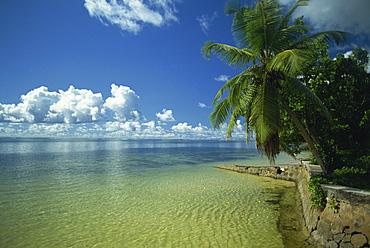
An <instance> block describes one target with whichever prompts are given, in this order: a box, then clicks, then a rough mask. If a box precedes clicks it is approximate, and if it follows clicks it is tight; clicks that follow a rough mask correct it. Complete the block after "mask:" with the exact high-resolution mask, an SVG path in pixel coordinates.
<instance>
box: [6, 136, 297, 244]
mask: <svg viewBox="0 0 370 248" xmlns="http://www.w3.org/2000/svg"><path fill="white" fill-rule="evenodd" d="M276 163H279V164H296V163H297V162H296V161H294V160H293V159H292V158H291V157H289V156H288V155H286V154H281V155H280V156H279V158H278V160H277V162H276ZM218 164H238V165H254V166H261V165H269V163H268V161H267V159H266V158H262V157H261V156H260V155H259V154H258V152H257V150H256V149H255V147H254V145H253V144H249V145H246V143H245V141H201V140H108V139H95V140H94V139H47V138H39V139H35V138H0V222H1V225H0V247H3V248H4V247H11V248H15V247H37V248H40V247H270V248H271V247H284V244H283V239H284V237H283V236H282V234H281V233H280V232H279V230H278V228H277V221H278V218H279V208H280V206H279V205H278V204H277V203H276V202H278V201H277V199H278V198H279V196H280V195H279V193H278V192H281V191H282V190H284V189H287V188H292V187H294V184H293V183H291V182H285V181H280V180H273V179H269V178H261V177H257V176H252V175H246V174H239V173H235V172H230V171H225V170H220V169H217V168H215V166H217V165H218Z"/></svg>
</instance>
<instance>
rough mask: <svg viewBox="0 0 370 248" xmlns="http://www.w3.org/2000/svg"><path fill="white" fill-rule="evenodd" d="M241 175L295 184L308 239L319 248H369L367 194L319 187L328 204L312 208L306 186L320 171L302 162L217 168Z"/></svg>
mask: <svg viewBox="0 0 370 248" xmlns="http://www.w3.org/2000/svg"><path fill="white" fill-rule="evenodd" d="M218 168H220V169H227V170H232V171H236V172H241V173H248V174H253V175H259V176H267V177H272V178H276V179H282V180H289V181H295V182H296V185H297V190H298V192H299V194H300V198H301V207H302V211H303V217H304V222H305V228H306V230H307V233H308V235H309V236H310V237H311V238H312V239H313V240H314V241H315V242H316V243H317V245H318V246H319V247H329V248H332V247H333V248H347V247H348V248H353V247H370V192H367V191H363V190H359V189H354V188H348V187H344V186H339V185H322V187H323V189H324V192H325V193H326V196H327V200H328V204H327V205H326V207H325V209H324V210H321V209H319V208H318V207H316V206H313V205H312V204H311V201H310V199H309V196H310V192H308V186H307V183H308V181H309V180H310V177H311V176H312V175H314V174H316V173H321V170H320V167H319V166H315V165H310V164H309V163H308V162H306V161H302V162H301V165H294V166H284V167H283V166H281V167H280V166H262V167H253V166H237V165H219V166H218Z"/></svg>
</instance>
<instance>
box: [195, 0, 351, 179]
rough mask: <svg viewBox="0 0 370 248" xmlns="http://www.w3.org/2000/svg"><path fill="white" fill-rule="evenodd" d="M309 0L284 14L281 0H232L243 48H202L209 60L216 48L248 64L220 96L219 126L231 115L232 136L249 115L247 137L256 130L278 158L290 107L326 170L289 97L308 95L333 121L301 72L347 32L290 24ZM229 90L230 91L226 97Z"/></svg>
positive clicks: (215, 121)
mask: <svg viewBox="0 0 370 248" xmlns="http://www.w3.org/2000/svg"><path fill="white" fill-rule="evenodd" d="M308 2H309V0H298V1H297V2H296V4H295V5H294V6H293V7H292V8H291V9H290V10H289V11H288V12H286V13H284V12H283V8H282V7H281V6H280V5H279V4H278V3H277V1H275V0H260V1H258V2H257V3H256V5H255V6H254V7H249V6H244V7H241V6H240V3H239V1H235V0H234V1H230V2H228V4H227V5H226V13H227V14H233V15H234V19H233V23H232V32H233V35H234V39H235V41H236V43H237V47H235V46H231V45H227V44H219V43H214V42H207V43H206V44H205V45H204V47H203V48H202V52H203V54H204V56H205V57H206V58H207V59H210V56H211V53H214V54H216V55H217V56H218V57H219V58H220V59H221V60H223V61H224V62H225V63H226V64H228V65H232V66H236V67H239V68H242V69H243V71H242V72H241V73H240V74H238V75H236V76H235V77H233V78H232V79H230V80H229V81H228V82H227V83H226V84H225V85H224V86H223V87H222V88H221V89H220V90H219V91H218V93H217V95H216V96H215V98H214V101H213V105H214V106H215V108H214V110H213V112H212V114H211V116H210V119H211V122H212V125H213V127H215V128H219V127H220V126H221V125H223V124H225V123H226V122H227V119H228V118H229V123H228V129H227V132H226V136H227V137H230V136H231V134H232V130H233V129H234V127H235V126H236V125H237V119H239V118H240V117H244V119H245V126H246V138H247V141H248V140H249V134H250V132H251V131H253V132H254V134H255V138H256V146H257V148H258V149H259V150H260V152H261V153H263V154H266V156H267V157H268V159H269V160H270V162H274V161H275V158H276V156H277V155H278V154H279V152H280V146H279V131H281V128H282V118H281V111H286V112H287V113H288V115H289V116H290V118H291V119H292V120H293V122H294V123H295V125H296V126H297V127H298V129H299V131H300V132H301V134H302V136H303V138H304V139H305V141H306V142H307V144H308V146H309V148H310V150H311V152H312V154H313V155H314V157H315V158H316V159H317V161H318V162H319V164H320V166H321V168H322V170H323V171H324V172H326V171H327V170H326V168H325V166H324V164H323V162H322V160H321V157H320V155H319V153H318V151H317V150H316V148H315V144H314V142H313V140H312V138H311V136H310V135H309V133H308V132H307V130H306V129H305V127H304V125H303V124H302V123H301V122H300V120H299V119H298V118H297V116H296V115H295V114H294V112H293V111H292V110H291V109H290V107H289V96H292V95H295V94H303V95H304V96H305V97H306V98H307V99H309V100H310V101H311V102H312V103H313V104H314V105H316V106H317V107H319V108H320V109H321V110H322V112H323V113H324V114H325V116H326V117H327V118H328V119H329V120H331V117H330V114H329V112H328V111H327V109H326V108H325V107H324V106H323V104H322V102H321V101H320V99H319V98H318V97H317V96H316V95H315V94H314V93H313V92H311V91H310V90H309V89H308V88H307V87H306V86H305V85H304V84H303V83H302V82H300V81H299V79H297V76H298V75H299V73H300V72H301V71H302V70H304V68H305V67H307V66H309V65H310V64H312V62H313V60H314V58H315V49H314V45H315V44H317V43H321V42H330V41H334V42H335V43H337V44H338V43H340V42H341V41H343V40H345V37H346V36H347V33H345V32H341V31H326V32H319V33H315V34H312V35H307V33H308V32H309V31H310V28H309V27H308V26H306V25H304V24H303V22H299V21H296V22H294V24H290V22H291V18H292V15H293V13H294V11H295V10H296V9H297V8H298V7H300V6H306V5H308ZM226 91H227V93H228V95H227V96H225V97H224V99H222V98H223V95H224V93H225V92H226Z"/></svg>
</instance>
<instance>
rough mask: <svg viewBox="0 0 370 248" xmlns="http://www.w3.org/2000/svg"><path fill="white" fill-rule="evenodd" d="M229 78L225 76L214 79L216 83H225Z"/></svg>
mask: <svg viewBox="0 0 370 248" xmlns="http://www.w3.org/2000/svg"><path fill="white" fill-rule="evenodd" d="M229 77H230V76H227V75H220V76H218V77H216V78H214V79H215V80H216V81H219V82H227V81H229Z"/></svg>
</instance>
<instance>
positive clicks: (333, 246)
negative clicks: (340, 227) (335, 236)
mask: <svg viewBox="0 0 370 248" xmlns="http://www.w3.org/2000/svg"><path fill="white" fill-rule="evenodd" d="M325 247H327V248H338V244H337V243H336V242H335V241H334V240H330V241H329V242H328V243H327V244H326V245H325Z"/></svg>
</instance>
